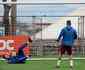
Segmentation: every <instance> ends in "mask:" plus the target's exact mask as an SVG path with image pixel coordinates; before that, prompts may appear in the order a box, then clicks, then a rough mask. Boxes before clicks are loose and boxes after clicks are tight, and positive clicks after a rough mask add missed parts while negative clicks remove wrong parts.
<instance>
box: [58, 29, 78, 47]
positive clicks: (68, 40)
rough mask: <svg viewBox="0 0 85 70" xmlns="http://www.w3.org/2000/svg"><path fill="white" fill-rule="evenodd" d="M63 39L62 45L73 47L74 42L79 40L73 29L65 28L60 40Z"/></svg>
mask: <svg viewBox="0 0 85 70" xmlns="http://www.w3.org/2000/svg"><path fill="white" fill-rule="evenodd" d="M60 39H62V44H64V45H67V46H73V44H74V40H75V39H77V32H76V30H75V29H74V28H72V27H65V28H63V29H62V30H61V32H60V35H59V37H58V40H60Z"/></svg>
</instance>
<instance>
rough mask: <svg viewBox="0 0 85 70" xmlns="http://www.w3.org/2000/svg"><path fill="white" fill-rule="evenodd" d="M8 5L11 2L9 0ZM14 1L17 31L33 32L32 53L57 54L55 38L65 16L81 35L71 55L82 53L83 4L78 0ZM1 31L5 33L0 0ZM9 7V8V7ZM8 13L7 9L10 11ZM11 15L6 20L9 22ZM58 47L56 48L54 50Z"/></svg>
mask: <svg viewBox="0 0 85 70" xmlns="http://www.w3.org/2000/svg"><path fill="white" fill-rule="evenodd" d="M8 5H10V4H8ZM14 5H16V11H15V13H16V15H15V17H14V19H16V35H17V34H23V32H25V33H27V34H29V35H31V36H32V39H33V44H32V46H33V47H32V54H33V55H36V56H38V55H56V54H58V48H56V46H57V45H55V44H56V41H55V40H56V38H57V36H58V34H59V31H60V30H61V28H62V27H64V26H65V23H66V20H71V21H72V25H73V27H74V28H75V29H76V30H77V32H78V36H79V37H80V38H81V42H80V43H81V47H79V48H73V49H74V55H79V56H81V55H82V56H84V55H85V47H84V38H85V26H84V25H85V22H84V21H85V14H84V13H82V12H80V10H81V11H83V12H84V8H85V4H84V3H82V4H80V3H78V4H76V3H75V4H72V3H64V4H62V3H60V4H58V3H54V4H53V3H45V4H44V3H41V4H38V3H36V4H34V3H32V4H30V3H26V4H24V3H23V4H14ZM0 7H1V14H0V16H1V17H0V23H1V24H0V35H4V33H5V27H4V25H3V16H4V15H3V14H4V13H3V11H4V10H3V9H4V8H3V4H0ZM10 10H11V9H10ZM9 14H10V13H9ZM12 14H13V13H11V15H9V23H10V24H12V21H11V16H13V15H12ZM56 50H57V51H56Z"/></svg>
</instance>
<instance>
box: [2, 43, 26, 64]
mask: <svg viewBox="0 0 85 70" xmlns="http://www.w3.org/2000/svg"><path fill="white" fill-rule="evenodd" d="M25 47H27V43H25V44H23V45H21V47H20V48H19V51H18V54H17V56H10V57H9V58H6V57H4V58H5V59H7V60H8V63H13V64H16V63H25V60H26V59H27V57H26V56H25V54H24V52H23V49H24V48H25Z"/></svg>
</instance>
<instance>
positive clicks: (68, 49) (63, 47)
mask: <svg viewBox="0 0 85 70" xmlns="http://www.w3.org/2000/svg"><path fill="white" fill-rule="evenodd" d="M59 52H60V54H61V55H63V54H65V52H67V54H68V55H72V46H67V45H61V47H60V48H59Z"/></svg>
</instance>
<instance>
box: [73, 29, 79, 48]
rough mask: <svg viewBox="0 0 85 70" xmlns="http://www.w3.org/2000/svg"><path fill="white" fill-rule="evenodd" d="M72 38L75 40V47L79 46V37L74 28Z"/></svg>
mask: <svg viewBox="0 0 85 70" xmlns="http://www.w3.org/2000/svg"><path fill="white" fill-rule="evenodd" d="M74 39H75V40H76V47H79V46H80V38H79V37H78V35H77V32H76V30H75V31H74Z"/></svg>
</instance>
